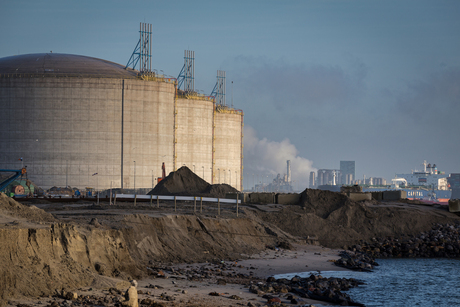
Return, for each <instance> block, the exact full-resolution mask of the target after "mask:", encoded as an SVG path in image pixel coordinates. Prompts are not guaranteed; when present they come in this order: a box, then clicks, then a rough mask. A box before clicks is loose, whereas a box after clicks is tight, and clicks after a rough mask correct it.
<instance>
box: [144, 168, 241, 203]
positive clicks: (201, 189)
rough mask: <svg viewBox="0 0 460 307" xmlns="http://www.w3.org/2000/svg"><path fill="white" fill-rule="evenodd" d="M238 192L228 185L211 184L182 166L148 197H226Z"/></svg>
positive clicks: (162, 181)
mask: <svg viewBox="0 0 460 307" xmlns="http://www.w3.org/2000/svg"><path fill="white" fill-rule="evenodd" d="M233 192H238V190H236V189H235V188H233V187H232V186H230V185H228V184H209V183H208V182H206V181H205V180H203V179H201V178H200V177H199V176H197V175H196V174H195V173H194V172H192V171H191V170H190V169H189V168H188V167H186V166H182V167H181V168H179V169H178V170H177V171H175V172H171V173H169V175H168V176H167V177H166V178H164V179H163V180H161V181H160V182H159V183H158V184H157V186H156V187H155V188H154V189H153V190H151V191H150V192H149V193H148V195H176V196H185V195H187V196H203V197H216V198H217V197H220V198H222V197H225V194H226V193H233Z"/></svg>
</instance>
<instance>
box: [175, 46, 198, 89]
mask: <svg viewBox="0 0 460 307" xmlns="http://www.w3.org/2000/svg"><path fill="white" fill-rule="evenodd" d="M182 85H183V88H182V90H183V91H184V92H186V93H189V92H194V91H195V51H190V50H185V51H184V66H182V69H181V71H180V73H179V76H178V77H177V88H178V89H181V87H182Z"/></svg>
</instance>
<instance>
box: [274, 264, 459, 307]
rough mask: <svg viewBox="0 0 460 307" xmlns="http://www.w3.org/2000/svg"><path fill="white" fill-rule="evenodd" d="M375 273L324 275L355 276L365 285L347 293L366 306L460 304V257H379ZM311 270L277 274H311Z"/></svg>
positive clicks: (326, 273)
mask: <svg viewBox="0 0 460 307" xmlns="http://www.w3.org/2000/svg"><path fill="white" fill-rule="evenodd" d="M377 262H378V263H379V264H380V265H379V266H377V267H376V268H375V270H374V272H372V273H365V272H352V271H335V272H332V271H329V272H326V271H325V272H321V275H322V276H323V277H341V278H343V277H345V278H355V279H359V280H362V281H364V282H365V284H364V285H362V286H359V287H357V288H353V289H351V290H349V291H348V292H347V293H348V294H349V295H350V297H351V298H352V299H353V300H355V301H356V302H360V303H363V304H365V305H366V306H460V260H458V259H378V260H377ZM310 274H311V273H310V272H305V273H300V274H299V273H298V274H285V275H277V276H276V277H278V278H279V277H285V278H291V277H293V276H294V275H299V276H302V277H308V276H310Z"/></svg>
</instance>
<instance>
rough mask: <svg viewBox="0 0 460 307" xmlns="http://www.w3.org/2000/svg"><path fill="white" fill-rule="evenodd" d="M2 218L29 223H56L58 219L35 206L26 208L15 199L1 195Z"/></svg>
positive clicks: (0, 210)
mask: <svg viewBox="0 0 460 307" xmlns="http://www.w3.org/2000/svg"><path fill="white" fill-rule="evenodd" d="M0 216H2V217H12V218H22V219H26V220H27V221H28V222H36V223H40V222H55V221H56V219H55V218H54V216H53V215H52V214H50V213H47V212H45V211H44V210H42V209H39V208H37V207H35V206H30V207H29V206H26V205H23V204H20V203H18V202H17V201H15V200H14V199H12V198H10V197H8V196H6V194H5V193H0Z"/></svg>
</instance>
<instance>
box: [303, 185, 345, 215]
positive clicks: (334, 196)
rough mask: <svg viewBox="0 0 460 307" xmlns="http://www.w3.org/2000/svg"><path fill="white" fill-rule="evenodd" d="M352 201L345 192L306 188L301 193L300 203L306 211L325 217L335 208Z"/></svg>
mask: <svg viewBox="0 0 460 307" xmlns="http://www.w3.org/2000/svg"><path fill="white" fill-rule="evenodd" d="M350 203H352V201H351V200H350V199H349V198H348V196H346V195H345V194H341V193H337V192H331V191H326V190H314V189H306V190H305V191H303V192H302V193H301V194H300V202H299V205H300V206H302V207H303V208H304V210H305V212H306V213H313V214H316V215H317V216H319V217H321V218H323V219H325V218H327V217H328V216H329V214H331V213H332V212H334V211H335V210H337V209H339V208H341V207H343V206H344V205H346V204H350Z"/></svg>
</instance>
